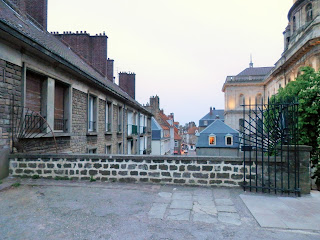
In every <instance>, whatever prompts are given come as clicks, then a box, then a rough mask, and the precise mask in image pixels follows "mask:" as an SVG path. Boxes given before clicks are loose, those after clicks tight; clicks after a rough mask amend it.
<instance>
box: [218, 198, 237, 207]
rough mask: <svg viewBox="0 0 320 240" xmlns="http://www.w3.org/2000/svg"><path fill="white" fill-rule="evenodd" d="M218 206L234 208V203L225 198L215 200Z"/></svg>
mask: <svg viewBox="0 0 320 240" xmlns="http://www.w3.org/2000/svg"><path fill="white" fill-rule="evenodd" d="M215 201H216V204H217V206H232V205H234V203H233V202H232V200H231V199H228V198H223V199H215Z"/></svg>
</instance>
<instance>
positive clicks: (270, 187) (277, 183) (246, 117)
mask: <svg viewBox="0 0 320 240" xmlns="http://www.w3.org/2000/svg"><path fill="white" fill-rule="evenodd" d="M272 99H273V100H270V99H268V101H267V102H266V103H265V104H264V103H263V102H262V104H257V103H256V104H251V102H249V104H247V105H246V104H245V103H244V104H243V105H242V106H243V121H242V126H240V129H241V130H240V134H241V135H240V139H241V142H240V144H241V150H242V151H243V158H244V159H243V160H244V161H243V162H244V183H243V186H244V189H245V190H246V189H248V190H250V191H252V190H253V189H255V190H256V191H259V190H260V191H262V192H271V191H274V192H275V193H278V192H280V193H295V194H298V195H300V192H301V190H300V183H299V172H300V170H299V167H300V163H299V154H298V150H299V149H298V147H299V146H298V139H299V137H298V135H299V131H298V100H297V99H290V100H289V99H280V100H276V98H272Z"/></svg>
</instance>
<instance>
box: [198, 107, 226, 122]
mask: <svg viewBox="0 0 320 240" xmlns="http://www.w3.org/2000/svg"><path fill="white" fill-rule="evenodd" d="M217 115H218V116H219V119H222V120H223V119H224V110H217V109H212V114H210V112H209V113H208V114H207V115H205V116H204V117H203V118H201V119H200V120H214V119H217Z"/></svg>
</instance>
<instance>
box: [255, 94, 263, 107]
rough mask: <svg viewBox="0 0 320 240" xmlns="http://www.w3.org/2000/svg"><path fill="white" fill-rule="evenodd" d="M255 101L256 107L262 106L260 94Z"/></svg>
mask: <svg viewBox="0 0 320 240" xmlns="http://www.w3.org/2000/svg"><path fill="white" fill-rule="evenodd" d="M256 101H257V104H258V105H261V104H262V95H261V94H260V93H259V94H258V95H257V98H256Z"/></svg>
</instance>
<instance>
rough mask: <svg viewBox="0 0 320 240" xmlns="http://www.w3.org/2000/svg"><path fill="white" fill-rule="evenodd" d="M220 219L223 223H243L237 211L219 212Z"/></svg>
mask: <svg viewBox="0 0 320 240" xmlns="http://www.w3.org/2000/svg"><path fill="white" fill-rule="evenodd" d="M218 220H219V221H220V222H223V223H228V224H234V225H238V226H239V225H241V220H240V216H239V214H237V213H225V212H222V213H218Z"/></svg>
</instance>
